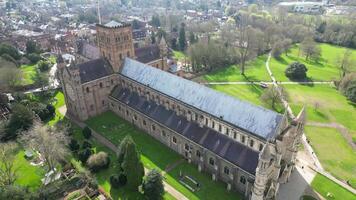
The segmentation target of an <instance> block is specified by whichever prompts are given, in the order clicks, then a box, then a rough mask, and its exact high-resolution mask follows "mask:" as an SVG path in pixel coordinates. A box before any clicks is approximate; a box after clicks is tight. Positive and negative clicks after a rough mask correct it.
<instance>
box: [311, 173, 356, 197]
mask: <svg viewBox="0 0 356 200" xmlns="http://www.w3.org/2000/svg"><path fill="white" fill-rule="evenodd" d="M311 186H312V188H313V189H314V190H316V191H317V192H318V193H319V194H321V195H322V196H323V197H324V198H325V199H327V200H353V199H356V195H353V194H352V193H351V192H349V191H347V190H346V189H344V188H342V187H340V186H339V185H338V184H336V183H334V182H333V181H331V180H330V179H328V178H326V177H325V176H323V175H321V174H317V175H316V176H315V178H314V180H313V182H312V183H311ZM328 194H331V195H332V197H328Z"/></svg>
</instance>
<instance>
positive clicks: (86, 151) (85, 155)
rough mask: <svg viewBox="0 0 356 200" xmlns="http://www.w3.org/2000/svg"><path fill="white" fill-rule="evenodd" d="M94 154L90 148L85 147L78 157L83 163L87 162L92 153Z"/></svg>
mask: <svg viewBox="0 0 356 200" xmlns="http://www.w3.org/2000/svg"><path fill="white" fill-rule="evenodd" d="M91 154H92V152H91V150H90V149H89V148H86V149H83V150H81V151H80V152H79V154H78V157H79V160H80V161H82V163H86V162H87V160H88V158H89V157H90V155H91Z"/></svg>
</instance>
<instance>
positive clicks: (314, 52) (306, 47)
mask: <svg viewBox="0 0 356 200" xmlns="http://www.w3.org/2000/svg"><path fill="white" fill-rule="evenodd" d="M300 48H301V50H302V52H303V54H304V55H305V59H306V60H308V59H309V58H313V59H315V60H318V59H319V57H320V54H321V50H320V47H319V46H318V45H317V43H316V42H315V41H314V40H313V38H312V37H307V38H305V39H304V40H303V42H302V43H301V44H300Z"/></svg>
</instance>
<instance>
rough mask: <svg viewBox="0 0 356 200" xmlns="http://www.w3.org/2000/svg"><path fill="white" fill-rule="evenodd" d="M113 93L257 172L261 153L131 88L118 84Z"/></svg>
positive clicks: (222, 155)
mask: <svg viewBox="0 0 356 200" xmlns="http://www.w3.org/2000/svg"><path fill="white" fill-rule="evenodd" d="M110 96H111V97H112V98H114V99H116V100H118V101H120V102H122V103H123V104H126V105H127V106H129V107H131V108H133V109H135V110H136V111H139V112H141V113H142V114H144V115H146V116H149V117H150V118H151V119H154V120H155V121H157V122H158V123H160V124H161V125H164V126H166V127H168V128H170V129H171V130H174V131H175V132H177V133H178V134H180V135H183V136H184V137H186V138H187V139H189V140H190V141H193V142H195V143H197V144H199V145H201V146H203V147H204V148H206V149H209V150H210V151H212V152H214V153H215V154H217V155H219V156H220V157H222V158H224V159H226V160H228V161H229V162H231V163H233V164H235V165H237V166H239V167H241V168H242V169H243V170H245V171H247V172H249V173H251V174H253V175H254V174H255V172H256V167H257V164H258V156H259V152H257V151H254V150H252V149H250V148H249V147H247V146H245V145H243V144H241V143H239V142H236V141H234V140H233V139H232V138H229V137H228V136H226V135H224V134H221V133H218V132H217V131H215V130H213V129H210V128H207V127H200V126H199V125H198V124H197V123H196V122H194V121H188V120H186V119H185V118H184V117H182V116H178V115H177V114H176V113H175V112H174V111H172V110H167V109H166V108H165V107H163V106H162V105H158V104H156V103H155V102H153V101H147V99H146V98H145V97H143V96H139V94H138V93H135V92H133V91H130V90H129V89H123V88H119V87H115V88H114V89H113V90H112V92H111V94H110Z"/></svg>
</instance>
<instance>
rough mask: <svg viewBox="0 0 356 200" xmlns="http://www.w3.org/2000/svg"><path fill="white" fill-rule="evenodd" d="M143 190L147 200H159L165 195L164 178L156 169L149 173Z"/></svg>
mask: <svg viewBox="0 0 356 200" xmlns="http://www.w3.org/2000/svg"><path fill="white" fill-rule="evenodd" d="M142 189H143V191H144V194H145V196H146V198H147V199H150V200H159V199H162V196H163V194H164V187H163V181H162V176H161V174H160V173H159V171H157V170H156V169H153V170H151V171H149V172H148V174H147V176H146V178H145V180H144V181H143V184H142Z"/></svg>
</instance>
